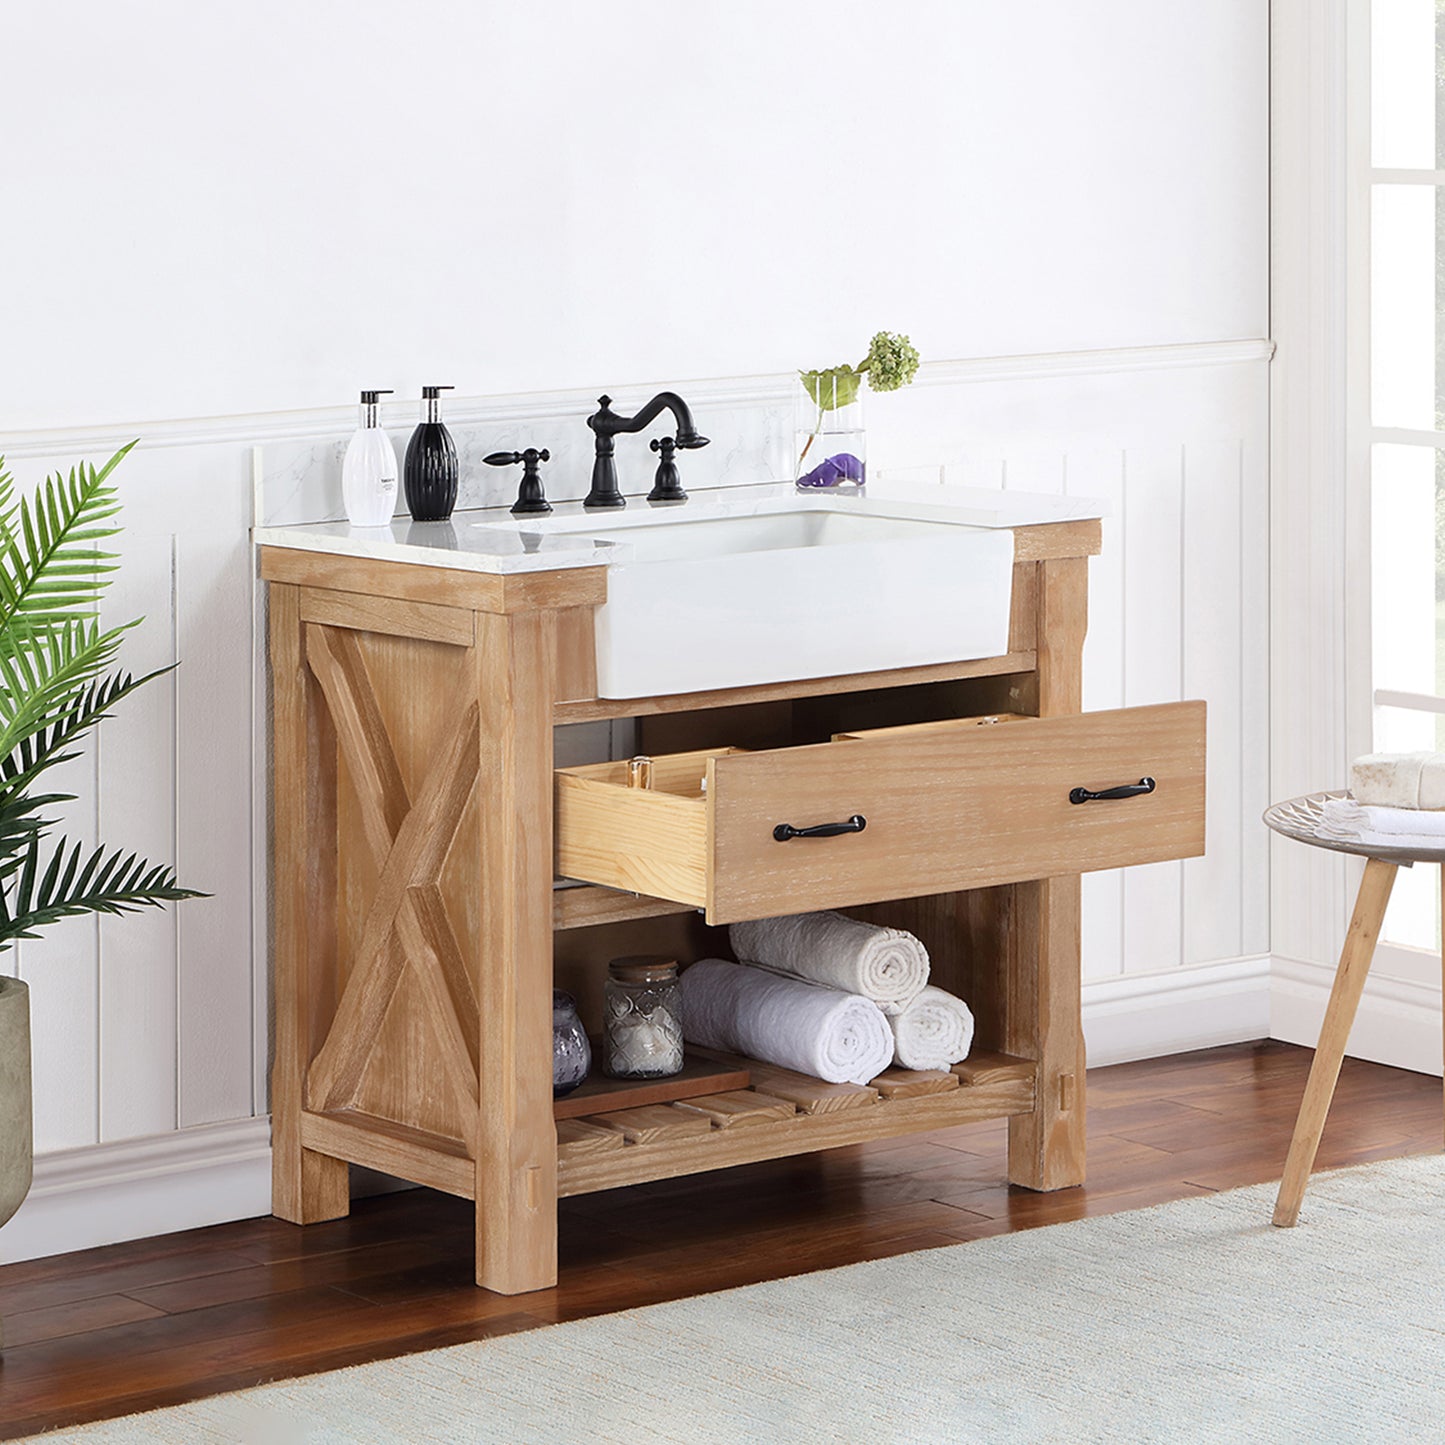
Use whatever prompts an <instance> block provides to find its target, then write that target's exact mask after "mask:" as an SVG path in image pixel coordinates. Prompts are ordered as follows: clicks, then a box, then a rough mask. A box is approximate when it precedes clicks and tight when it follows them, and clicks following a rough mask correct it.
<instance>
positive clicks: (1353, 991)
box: [1264, 793, 1445, 1229]
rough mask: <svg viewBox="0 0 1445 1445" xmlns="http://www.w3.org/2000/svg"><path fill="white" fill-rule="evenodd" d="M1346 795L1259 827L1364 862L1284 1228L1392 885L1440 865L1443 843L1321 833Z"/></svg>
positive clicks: (1286, 812) (1282, 1212)
mask: <svg viewBox="0 0 1445 1445" xmlns="http://www.w3.org/2000/svg"><path fill="white" fill-rule="evenodd" d="M1347 797H1349V794H1348V793H1309V794H1306V795H1305V796H1304V797H1302V798H1291V799H1290V800H1289V801H1288V802H1287V803H1276V804H1275V805H1274V806H1273V807H1272V808H1268V809H1266V810H1265V814H1264V821H1265V823H1266V824H1267V825H1268V826H1269V827H1270V828H1272V829H1273V830H1274V831H1275V832H1276V833H1279V834H1280V835H1281V836H1282V837H1285V838H1293V839H1294V840H1295V841H1296V842H1299V843H1308V844H1309V845H1310V847H1312V848H1327V849H1329V850H1330V851H1331V852H1334V853H1353V854H1355V855H1356V856H1358V857H1361V858H1364V859H1365V860H1366V862H1365V876H1364V877H1363V878H1362V879H1361V880H1360V891H1359V893H1358V894H1357V895H1356V896H1355V911H1354V914H1353V915H1352V916H1351V918H1350V928H1349V932H1348V933H1346V935H1345V943H1344V947H1343V948H1342V949H1341V951H1340V963H1339V967H1338V968H1337V969H1336V970H1335V983H1334V987H1333V988H1332V989H1331V990H1330V1001H1329V1005H1328V1007H1327V1008H1326V1009H1325V1021H1324V1023H1323V1024H1322V1025H1321V1026H1320V1039H1319V1043H1318V1044H1317V1045H1316V1046H1315V1058H1314V1063H1313V1064H1311V1065H1310V1076H1309V1082H1308V1083H1306V1085H1305V1094H1304V1099H1303V1101H1302V1102H1301V1103H1300V1111H1299V1117H1298V1119H1296V1120H1295V1126H1294V1137H1293V1138H1292V1139H1291V1140H1290V1146H1289V1158H1288V1160H1287V1161H1286V1162H1285V1166H1284V1178H1283V1179H1282V1180H1281V1181H1280V1186H1279V1198H1278V1199H1277V1200H1276V1201H1275V1206H1274V1222H1275V1223H1276V1224H1277V1225H1279V1226H1280V1227H1281V1228H1285V1229H1287V1228H1289V1227H1290V1226H1291V1225H1293V1224H1294V1223H1295V1222H1296V1221H1297V1220H1298V1219H1299V1210H1300V1202H1301V1201H1302V1200H1303V1199H1304V1194H1305V1186H1306V1184H1308V1183H1309V1177H1310V1168H1311V1166H1312V1165H1313V1164H1314V1162H1315V1153H1316V1151H1317V1150H1318V1149H1319V1146H1320V1135H1321V1134H1322V1133H1324V1128H1325V1116H1326V1115H1327V1114H1328V1113H1329V1110H1330V1100H1331V1099H1333V1098H1334V1094H1335V1084H1336V1082H1337V1081H1338V1079H1339V1076H1340V1064H1341V1063H1342V1062H1343V1060H1344V1056H1345V1041H1346V1040H1347V1039H1348V1038H1349V1036H1350V1025H1351V1024H1353V1023H1354V1021H1355V1011H1356V1010H1357V1009H1358V1008H1359V1005H1360V994H1361V993H1363V992H1364V988H1365V978H1366V975H1368V973H1369V971H1370V960H1371V959H1372V958H1373V957H1374V954H1375V944H1376V942H1377V941H1378V939H1379V937H1380V925H1381V923H1382V922H1383V921H1384V917H1385V905H1386V904H1387V903H1389V901H1390V890H1391V889H1392V888H1393V887H1394V886H1395V874H1396V872H1397V871H1398V870H1399V868H1400V867H1401V865H1402V864H1403V865H1404V866H1405V867H1407V868H1408V867H1409V866H1410V864H1412V863H1439V864H1442V865H1445V838H1442V839H1441V840H1440V841H1439V843H1438V844H1435V845H1432V844H1430V843H1426V842H1423V841H1422V842H1421V843H1419V844H1414V845H1411V846H1409V847H1404V848H1383V847H1377V846H1376V845H1374V844H1371V843H1360V842H1353V841H1351V840H1349V839H1347V838H1337V837H1334V836H1332V835H1330V834H1328V833H1323V832H1322V831H1321V829H1322V826H1323V823H1324V812H1323V807H1324V804H1325V802H1326V801H1327V800H1329V799H1331V798H1347ZM1441 888H1442V897H1445V869H1442V873H1441Z"/></svg>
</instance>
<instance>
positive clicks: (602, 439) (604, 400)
mask: <svg viewBox="0 0 1445 1445" xmlns="http://www.w3.org/2000/svg"><path fill="white" fill-rule="evenodd" d="M597 405H598V410H597V411H595V412H593V414H592V415H591V416H589V417H588V418H587V425H588V426H590V427H591V428H592V430H593V432H594V433H595V434H596V436H597V459H596V460H595V461H594V462H593V463H592V490H591V491H590V492H588V493H587V499H586V501H584V502H583V503H582V505H583V506H584V507H625V506H626V505H627V498H626V497H624V496H623V495H622V493H621V492H620V491H618V489H617V464H616V462H615V461H614V460H613V453H614V452H615V451H616V447H617V443H616V437H617V434H618V433H619V432H635V431H641V430H642V429H643V427H645V426H646V425H647V424H648V423H649V422H650V421H651V420H652V419H653V418H654V417H655V416H656V415H657V414H658V413H659V412H660V411H662V410H664V409H670V410H671V412H672V414H673V416H674V418H675V419H676V421H677V437H676V445H677V446H678V447H679V448H680V449H681V450H683V451H694V450H695V449H696V448H698V447H705V446H706V445H707V442H708V439H707V438H706V437H705V436H699V435H698V432H697V428H696V427H695V426H694V425H693V420H692V413H691V412H690V411H689V410H688V409H687V403H686V402H685V401H684V400H683V399H682V398H681V397H680V396H679V395H678V394H677V393H676V392H675V391H660V392H658V393H657V395H656V396H655V397H653V398H652V400H651V401H650V402H648V403H647V405H646V406H645V407H643V408H642V410H641V411H639V412H638V413H637V414H636V415H635V416H618V415H617V413H616V412H615V411H613V410H612V398H611V397H610V396H599V397H598V398H597Z"/></svg>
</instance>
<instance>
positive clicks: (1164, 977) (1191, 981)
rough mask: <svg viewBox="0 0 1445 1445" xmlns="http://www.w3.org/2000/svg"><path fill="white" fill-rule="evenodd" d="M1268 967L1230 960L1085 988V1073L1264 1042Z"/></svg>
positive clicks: (1257, 960) (1256, 960)
mask: <svg viewBox="0 0 1445 1445" xmlns="http://www.w3.org/2000/svg"><path fill="white" fill-rule="evenodd" d="M1269 1005H1270V961H1269V958H1268V956H1267V955H1260V956H1258V957H1253V958H1232V959H1227V960H1226V961H1224V962H1222V963H1206V964H1201V965H1199V966H1198V967H1196V968H1180V969H1173V970H1171V971H1169V972H1164V973H1148V974H1126V975H1123V976H1121V977H1119V978H1106V979H1096V980H1093V981H1092V982H1086V983H1085V984H1084V1041H1085V1044H1086V1045H1087V1048H1088V1058H1089V1067H1090V1068H1098V1067H1100V1066H1101V1065H1106V1064H1125V1063H1129V1062H1131V1061H1132V1060H1134V1059H1152V1058H1157V1057H1159V1056H1160V1055H1162V1054H1183V1053H1188V1052H1189V1051H1190V1050H1191V1049H1209V1048H1214V1047H1215V1046H1216V1045H1218V1044H1239V1043H1246V1042H1248V1041H1249V1040H1251V1039H1263V1038H1267V1037H1269Z"/></svg>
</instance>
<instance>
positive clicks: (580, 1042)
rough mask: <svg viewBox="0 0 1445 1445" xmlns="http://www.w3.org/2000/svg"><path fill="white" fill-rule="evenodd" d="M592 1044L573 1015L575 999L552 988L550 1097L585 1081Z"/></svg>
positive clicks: (589, 1064)
mask: <svg viewBox="0 0 1445 1445" xmlns="http://www.w3.org/2000/svg"><path fill="white" fill-rule="evenodd" d="M591 1067H592V1045H591V1043H589V1042H588V1039H587V1030H586V1029H584V1028H583V1027H582V1020H581V1019H580V1018H579V1017H578V1015H577V1000H576V999H574V998H573V997H572V995H571V994H570V993H563V992H562V990H561V989H560V988H554V989H553V990H552V1097H553V1098H554V1099H560V1098H562V1097H563V1096H564V1095H566V1094H570V1093H571V1092H572V1090H573V1089H575V1088H578V1087H579V1086H580V1085H581V1084H582V1083H584V1082H585V1081H586V1078H587V1071H588V1069H590V1068H591Z"/></svg>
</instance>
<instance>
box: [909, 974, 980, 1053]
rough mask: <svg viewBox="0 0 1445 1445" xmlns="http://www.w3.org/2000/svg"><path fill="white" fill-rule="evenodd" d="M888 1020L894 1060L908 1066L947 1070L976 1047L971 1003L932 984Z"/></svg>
mask: <svg viewBox="0 0 1445 1445" xmlns="http://www.w3.org/2000/svg"><path fill="white" fill-rule="evenodd" d="M888 1023H889V1026H890V1027H891V1028H892V1030H893V1060H894V1062H895V1063H897V1064H900V1065H902V1067H903V1068H905V1069H946V1068H949V1067H950V1066H951V1065H953V1064H958V1063H962V1062H963V1060H964V1059H966V1058H967V1057H968V1051H969V1050H970V1049H971V1048H972V1047H973V1014H972V1012H971V1011H970V1009H969V1007H968V1005H967V1004H966V1003H964V1001H963V1000H962V999H961V998H955V997H954V996H953V995H952V994H951V993H945V992H944V991H943V990H942V989H941V988H934V986H933V985H932V984H929V986H928V987H927V988H925V989H924V990H923V992H922V993H921V994H919V995H918V997H917V998H916V999H914V1000H913V1002H912V1003H911V1004H909V1005H908V1007H907V1008H906V1009H904V1010H903V1012H902V1013H900V1014H897V1015H895V1016H894V1017H893V1018H891V1019H889V1020H888Z"/></svg>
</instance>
